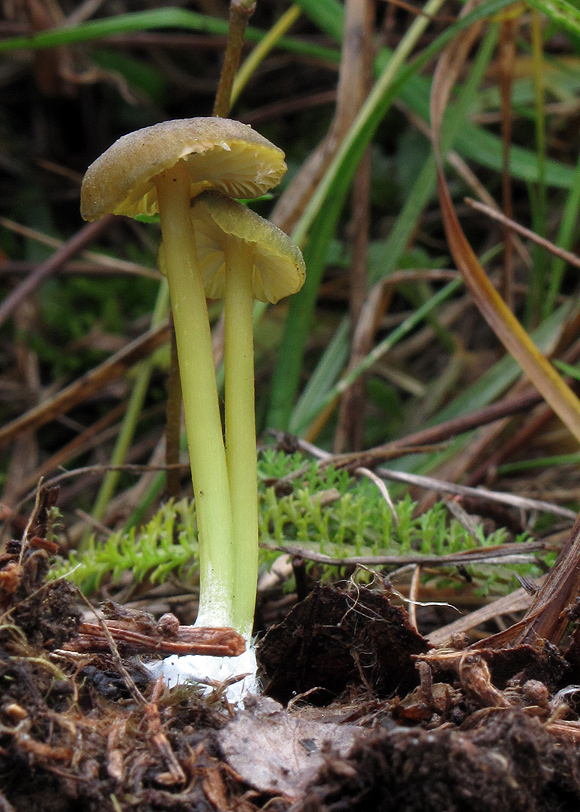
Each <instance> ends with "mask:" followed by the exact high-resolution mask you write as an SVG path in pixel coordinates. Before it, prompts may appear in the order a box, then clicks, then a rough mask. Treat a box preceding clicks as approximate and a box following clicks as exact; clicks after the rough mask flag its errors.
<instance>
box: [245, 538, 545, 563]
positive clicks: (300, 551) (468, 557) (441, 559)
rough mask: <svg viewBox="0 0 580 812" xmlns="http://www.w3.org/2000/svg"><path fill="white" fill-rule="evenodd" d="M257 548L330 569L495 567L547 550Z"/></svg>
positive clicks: (536, 544)
mask: <svg viewBox="0 0 580 812" xmlns="http://www.w3.org/2000/svg"><path fill="white" fill-rule="evenodd" d="M260 547H262V548H264V549H266V550H277V551H279V552H282V553H288V555H296V556H300V557H301V558H305V559H307V560H308V561H315V562H317V563H319V564H326V565H327V566H330V567H352V566H356V565H361V566H366V567H385V566H408V565H413V566H418V565H420V566H422V567H425V566H430V567H436V566H441V567H449V566H464V565H467V564H479V563H482V562H485V563H486V564H491V563H493V564H495V563H497V562H499V561H501V562H502V563H505V562H506V561H507V560H509V561H522V560H524V561H530V554H531V553H536V552H541V551H544V550H546V549H549V546H548V545H547V544H546V542H544V541H522V542H513V543H511V544H499V545H496V546H493V547H478V548H477V549H476V550H463V551H462V552H458V553H449V554H447V555H420V554H417V555H367V556H365V555H360V556H353V557H347V558H333V557H332V556H329V555H324V554H323V553H317V552H315V551H314V550H308V549H306V548H304V547H300V546H299V545H294V544H268V543H265V542H264V543H262V544H260Z"/></svg>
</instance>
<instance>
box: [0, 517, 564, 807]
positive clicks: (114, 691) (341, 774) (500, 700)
mask: <svg viewBox="0 0 580 812" xmlns="http://www.w3.org/2000/svg"><path fill="white" fill-rule="evenodd" d="M43 510H44V507H43V506H42V505H41V506H40V508H39V510H38V511H37V514H36V516H35V517H34V526H33V532H31V533H29V535H28V536H27V543H26V544H25V545H24V547H23V545H22V543H21V542H19V541H13V542H11V543H10V544H9V545H8V547H7V550H6V552H5V553H4V554H3V556H2V557H1V558H0V605H1V608H2V615H1V619H0V621H1V626H0V681H1V685H2V699H1V707H0V792H1V795H0V809H1V810H3V811H4V810H7V811H8V810H16V811H17V812H20V811H22V812H25V811H26V812H36V810H39V811H40V810H42V812H72V811H73V810H84V811H85V812H92V811H93V810H99V812H105V811H106V812H109V810H111V812H118V810H138V811H140V812H141V811H142V812H146V811H148V810H179V809H183V810H204V811H205V810H208V812H209V811H210V810H211V811H212V812H213V810H228V812H229V810H239V811H240V812H242V810H243V812H251V811H252V810H256V809H269V810H275V812H278V810H284V812H286V811H287V810H288V812H289V810H292V812H306V811H308V812H315V811H316V812H330V810H332V812H342V810H344V811H345V812H351V811H354V810H361V812H362V810H364V812H372V810H383V809H389V810H397V811H398V810H401V812H411V810H421V812H454V811H455V810H458V812H459V810H473V812H477V811H478V810H490V809H493V810H494V812H503V810H506V812H508V810H509V812H517V810H522V811H523V810H526V812H534V810H538V812H540V810H541V812H551V811H552V810H575V809H577V808H578V803H579V802H580V752H579V748H578V743H579V741H580V721H579V718H578V711H579V709H580V700H579V699H578V693H580V688H578V687H577V685H576V683H578V681H579V680H578V668H579V660H580V658H579V652H580V640H579V633H578V632H577V630H576V629H575V626H574V612H573V611H572V612H570V610H569V609H568V610H567V611H568V615H567V619H568V621H570V620H572V623H571V624H569V623H567V624H566V625H569V626H570V628H571V631H570V629H568V630H567V633H566V635H565V636H563V638H562V643H561V644H560V645H558V646H556V645H554V644H552V643H550V642H548V641H546V640H542V639H540V638H537V639H536V640H535V642H533V643H530V642H529V640H526V639H525V638H526V628H527V629H529V627H530V624H529V623H528V626H527V627H526V628H522V624H521V623H520V624H516V631H517V638H516V636H514V634H511V635H507V638H508V641H507V643H506V642H505V640H506V635H503V642H502V641H501V640H500V642H499V644H498V640H497V638H498V636H497V635H496V636H494V637H490V638H488V639H484V640H483V641H479V643H478V644H477V645H476V646H475V647H474V646H473V645H472V646H468V645H467V642H466V639H465V638H463V637H456V638H455V639H453V640H452V641H451V643H450V644H448V645H447V647H446V648H438V649H437V648H434V647H433V646H431V645H430V644H429V643H428V641H427V640H426V639H425V638H423V637H422V636H421V635H420V634H419V633H418V632H417V631H416V630H415V629H414V628H413V627H412V625H411V624H410V622H409V618H408V615H407V613H406V612H405V610H404V609H401V608H400V607H397V606H394V605H392V603H391V601H390V599H389V596H388V594H387V593H386V592H385V591H382V592H381V591H375V590H370V589H366V588H360V587H359V588H357V589H353V588H350V589H348V588H341V587H339V586H332V585H328V586H320V585H319V586H317V587H316V588H315V589H314V591H313V592H311V594H310V595H309V596H308V597H307V598H306V599H305V600H303V601H301V602H300V603H299V604H297V605H296V606H295V607H294V608H293V609H292V610H291V611H290V613H289V614H288V615H287V617H286V618H285V620H284V621H283V622H282V623H280V624H278V625H277V626H274V627H273V628H272V629H271V630H270V631H269V632H268V633H267V635H266V636H265V638H264V640H263V641H262V644H261V647H260V661H261V664H262V667H263V671H264V686H265V688H264V695H263V696H257V697H251V698H249V699H248V700H247V701H246V703H245V708H243V709H235V708H232V707H231V706H229V705H228V703H227V702H226V700H225V698H224V691H223V686H221V687H216V688H215V690H213V691H212V692H210V693H209V695H206V696H203V695H202V694H201V692H200V689H199V688H196V687H193V686H180V687H177V688H174V689H171V690H168V689H166V688H165V687H164V686H162V685H161V684H160V683H156V682H154V681H153V680H151V678H150V676H149V673H148V672H147V670H146V669H145V668H144V667H143V664H142V660H143V659H147V657H149V658H150V656H151V655H150V654H149V655H143V654H138V652H139V651H142V650H143V649H142V640H141V638H146V639H147V638H148V639H149V645H151V640H154V641H156V642H155V645H156V646H157V648H158V649H159V650H163V649H164V646H169V647H171V645H177V644H179V645H184V643H183V641H184V640H189V639H190V638H191V634H192V633H191V631H189V632H188V628H187V627H182V628H180V629H178V628H176V627H175V623H173V622H170V620H169V619H167V618H165V619H164V620H163V621H161V620H159V621H156V620H154V619H153V618H152V617H148V616H146V615H144V614H143V613H134V614H132V613H131V612H128V611H127V609H122V608H121V607H115V606H114V605H109V606H107V607H105V609H106V611H105V612H104V616H105V617H106V620H102V621H95V622H94V623H90V622H87V620H86V618H85V619H84V620H83V618H82V617H81V611H82V610H83V609H86V607H85V606H83V601H82V600H81V598H80V595H79V593H78V592H77V591H76V588H75V587H73V586H71V585H70V584H69V583H67V582H66V581H64V580H52V581H51V580H47V579H46V576H47V573H48V571H49V567H50V559H51V556H52V555H53V553H54V550H53V549H52V547H51V544H50V543H49V542H47V541H46V539H45V538H44V536H43V530H44V525H43ZM572 546H573V545H572ZM555 569H556V570H557V569H558V567H557V566H556V568H555ZM543 589H544V587H543ZM538 616H539V615H538V612H536V613H535V614H534V616H533V622H534V623H537V619H538ZM177 625H179V624H177ZM227 635H228V633H227V632H226V633H225V638H224V639H226V645H229V644H231V641H230V642H227V641H228V640H229V638H228V636H227ZM499 637H502V636H501V635H500V636H499ZM509 638H511V639H509ZM518 639H519V640H523V641H524V642H517V640H518ZM164 641H165V642H164ZM176 641H177V642H176ZM218 645H222V643H220V642H219V641H218Z"/></svg>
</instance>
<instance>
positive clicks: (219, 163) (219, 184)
mask: <svg viewBox="0 0 580 812" xmlns="http://www.w3.org/2000/svg"><path fill="white" fill-rule="evenodd" d="M178 161H183V162H184V163H185V165H186V166H187V168H188V169H189V172H190V175H191V197H195V196H196V195H198V194H199V193H200V192H201V191H203V189H208V188H217V189H221V190H222V191H223V192H225V193H226V194H228V195H232V196H233V197H259V196H260V195H262V194H264V193H265V192H267V191H268V190H269V189H271V188H272V187H273V186H277V185H278V184H279V183H280V180H281V179H282V177H283V175H284V173H285V172H286V164H285V163H284V153H283V152H282V150H281V149H279V148H278V147H276V146H274V144H272V143H271V142H270V141H268V139H267V138H264V137H263V136H262V135H260V134H259V133H257V132H255V130H252V128H251V127H250V126H249V125H247V124H242V123H241V122H240V121H234V120H232V119H228V118H217V117H213V116H212V117H209V116H207V117H199V118H190V119H179V120H177V121H164V122H161V123H160V124H154V125H153V126H152V127H145V128H143V129H142V130H137V131H136V132H133V133H129V134H128V135H124V136H122V137H121V138H119V140H118V141H115V143H114V144H113V145H112V146H111V147H109V149H108V150H106V152H104V153H103V154H102V155H101V156H100V157H99V158H97V160H96V161H94V162H93V163H92V164H91V165H90V166H89V168H88V169H87V172H86V174H85V177H84V180H83V183H82V187H81V215H82V216H83V218H84V219H85V220H90V221H92V220H98V219H99V218H101V217H104V216H105V215H106V214H110V213H111V212H112V213H113V214H124V215H127V216H128V217H134V216H135V215H137V214H148V215H151V214H156V213H157V212H158V205H157V188H156V186H155V177H156V176H157V175H158V174H159V173H161V172H163V171H164V170H166V169H170V168H171V167H172V166H174V165H175V164H176V163H177V162H178Z"/></svg>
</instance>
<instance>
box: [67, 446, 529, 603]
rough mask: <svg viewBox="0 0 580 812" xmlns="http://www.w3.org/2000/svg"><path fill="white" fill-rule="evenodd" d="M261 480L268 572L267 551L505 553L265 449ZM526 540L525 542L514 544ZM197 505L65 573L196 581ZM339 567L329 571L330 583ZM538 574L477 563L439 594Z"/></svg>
mask: <svg viewBox="0 0 580 812" xmlns="http://www.w3.org/2000/svg"><path fill="white" fill-rule="evenodd" d="M258 473H259V481H260V494H259V495H260V540H261V542H262V545H263V547H262V550H261V564H262V566H269V565H270V564H271V563H272V562H273V561H274V559H275V558H276V557H277V556H278V555H279V554H280V553H279V551H276V550H274V549H268V548H272V547H283V546H285V545H288V544H299V545H300V546H301V547H304V548H306V549H309V550H312V551H316V552H322V553H324V554H326V555H329V556H331V557H333V558H347V557H348V558H352V557H356V556H372V555H397V554H413V553H415V554H418V555H434V554H436V555H446V554H450V553H456V552H459V551H461V550H467V549H473V548H475V547H487V546H493V545H497V544H501V543H502V542H503V541H505V540H506V539H507V537H508V533H507V531H506V530H504V529H501V528H500V529H499V530H496V531H495V532H494V533H491V534H489V535H485V533H484V532H483V529H482V528H481V527H480V528H479V529H478V532H477V538H474V537H473V536H472V535H471V534H470V533H468V532H467V530H465V528H464V527H463V526H462V525H461V524H460V523H459V522H458V521H457V520H456V519H455V518H453V517H450V514H449V511H448V509H447V507H446V505H445V504H444V503H443V502H438V503H436V504H435V505H434V506H433V507H432V508H431V509H430V510H428V511H426V512H425V513H423V514H422V515H420V516H415V515H414V512H415V507H416V503H415V502H413V500H412V499H411V498H410V496H408V495H407V496H405V497H404V498H403V499H401V500H400V501H398V502H397V503H396V504H395V511H396V514H397V520H396V521H395V519H394V518H393V515H392V513H391V510H390V508H389V506H388V505H387V503H386V501H385V500H384V498H383V497H382V495H381V493H380V492H379V490H378V488H377V487H376V486H375V485H374V484H373V483H372V482H371V481H370V480H368V479H355V478H354V477H352V476H350V475H349V474H348V472H346V471H342V470H336V469H335V468H334V467H332V466H330V467H328V468H325V469H323V470H321V469H319V467H318V464H317V463H316V462H315V461H310V460H305V459H304V458H303V457H302V456H301V455H300V454H293V455H287V454H283V453H280V452H277V451H275V450H273V449H266V451H264V453H263V454H262V455H261V456H260V459H259V464H258ZM516 540H518V541H523V540H525V538H524V536H522V537H519V538H518V539H516ZM197 556H198V547H197V534H196V529H195V506H194V504H193V502H189V501H188V500H186V499H183V500H181V501H179V502H168V503H167V504H166V505H164V506H163V507H162V508H161V509H160V510H159V511H158V512H157V513H156V514H155V515H154V516H153V518H152V519H151V520H150V521H149V522H148V523H147V524H145V525H144V526H142V527H141V528H140V530H139V531H138V532H137V531H136V530H135V528H133V529H131V530H130V531H129V532H123V531H120V532H117V533H114V534H112V535H111V536H110V537H109V538H108V539H107V540H106V541H105V542H104V543H101V542H97V541H96V540H95V539H94V538H93V539H91V542H90V545H89V548H88V549H87V551H86V553H84V554H83V555H82V556H81V557H77V556H76V555H75V554H72V555H71V557H70V559H69V561H67V562H65V563H64V562H63V564H62V567H61V569H60V571H59V574H62V573H63V572H64V571H69V572H70V573H71V575H70V577H71V578H72V579H73V580H74V581H75V582H76V583H78V584H79V585H80V586H81V587H82V588H83V589H84V590H85V591H88V592H90V591H93V590H95V589H96V588H97V587H98V586H99V584H100V582H101V581H102V580H103V578H106V579H108V580H110V581H112V582H116V581H119V580H120V578H121V577H122V576H123V575H124V574H125V573H126V572H127V571H130V572H131V573H132V575H133V577H134V578H135V580H136V581H143V580H146V579H147V580H149V581H151V582H156V581H163V580H165V579H166V578H167V577H168V576H169V575H170V574H177V575H179V576H180V577H185V578H193V577H194V576H195V573H196V567H197V564H198V557H197ZM336 571H337V568H336V567H335V568H328V570H327V573H326V574H327V575H329V576H333V575H335V574H336ZM515 572H517V573H519V574H527V575H531V576H532V577H533V576H534V575H537V574H539V568H538V566H536V565H534V564H514V565H512V564H509V565H498V564H493V565H492V564H490V565H485V564H483V565H482V564H478V565H477V566H470V567H467V568H466V569H465V570H462V573H463V574H460V575H458V571H457V568H456V567H448V568H447V569H442V570H441V572H440V574H439V575H438V576H437V584H438V585H439V586H443V585H445V586H452V585H454V586H460V585H461V584H464V583H465V581H466V580H471V581H473V582H475V584H476V586H477V588H478V590H479V591H480V592H481V593H487V592H488V591H491V592H505V591H507V590H508V589H511V588H513V587H514V573H515Z"/></svg>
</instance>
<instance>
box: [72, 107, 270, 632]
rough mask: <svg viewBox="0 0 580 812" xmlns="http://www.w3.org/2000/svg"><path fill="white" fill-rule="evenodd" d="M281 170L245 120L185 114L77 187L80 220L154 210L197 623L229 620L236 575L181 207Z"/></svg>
mask: <svg viewBox="0 0 580 812" xmlns="http://www.w3.org/2000/svg"><path fill="white" fill-rule="evenodd" d="M285 171H286V165H285V163H284V153H283V152H282V151H281V150H280V149H278V148H277V147H275V146H274V145H273V144H271V143H270V142H269V141H268V140H267V139H265V138H263V137H262V136H261V135H259V134H258V133H256V132H254V131H253V130H252V129H251V128H250V127H248V126H247V125H244V124H241V123H240V122H237V121H231V120H229V119H220V118H213V117H212V118H209V117H208V118H193V119H186V120H179V121H168V122H163V123H161V124H156V125H154V126H152V127H146V128H145V129H142V130H138V131H137V132H134V133H130V134H129V135H125V136H123V137H122V138H120V139H119V140H118V141H116V142H115V143H114V144H113V145H112V146H111V147H110V148H109V149H108V150H107V151H106V152H105V153H103V155H101V156H100V157H99V158H97V160H96V161H95V162H94V163H93V164H92V165H91V166H90V167H89V169H88V170H87V173H86V175H85V178H84V180H83V184H82V188H81V214H82V216H83V217H84V219H85V220H91V221H92V220H97V219H99V218H100V217H103V216H104V215H105V214H108V213H110V212H113V213H114V214H124V215H127V216H130V217H132V216H136V215H139V214H149V215H151V214H155V213H157V212H159V216H160V220H161V232H162V236H163V242H164V246H165V264H166V275H167V279H168V282H169V290H170V295H171V303H172V310H173V319H174V324H175V333H176V342H177V351H178V359H179V367H180V375H181V381H182V390H183V401H184V410H185V422H186V431H187V438H188V444H189V454H190V462H191V474H192V480H193V486H194V493H195V500H196V510H197V522H198V535H199V550H200V552H199V556H200V606H199V612H198V617H197V621H196V624H197V625H206V626H228V625H231V620H232V609H233V602H234V596H235V576H234V552H233V529H232V517H231V508H230V492H229V484H228V474H227V465H226V459H225V449H224V444H223V435H222V427H221V419H220V412H219V402H218V396H217V387H216V380H215V372H214V365H213V355H212V349H211V332H210V326H209V320H208V314H207V306H206V301H205V294H204V290H203V284H202V281H201V275H200V272H199V268H198V261H197V251H196V241H195V233H194V229H193V228H192V223H191V218H190V214H189V209H190V204H191V199H192V198H193V197H195V196H196V195H198V194H199V193H200V192H201V191H202V190H203V189H207V188H216V189H220V190H222V191H223V192H225V193H227V194H230V195H237V196H239V197H257V196H259V195H261V194H264V192H266V191H267V190H268V189H270V188H272V187H273V186H276V185H277V184H278V183H279V182H280V179H281V178H282V176H283V175H284V172H285Z"/></svg>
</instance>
